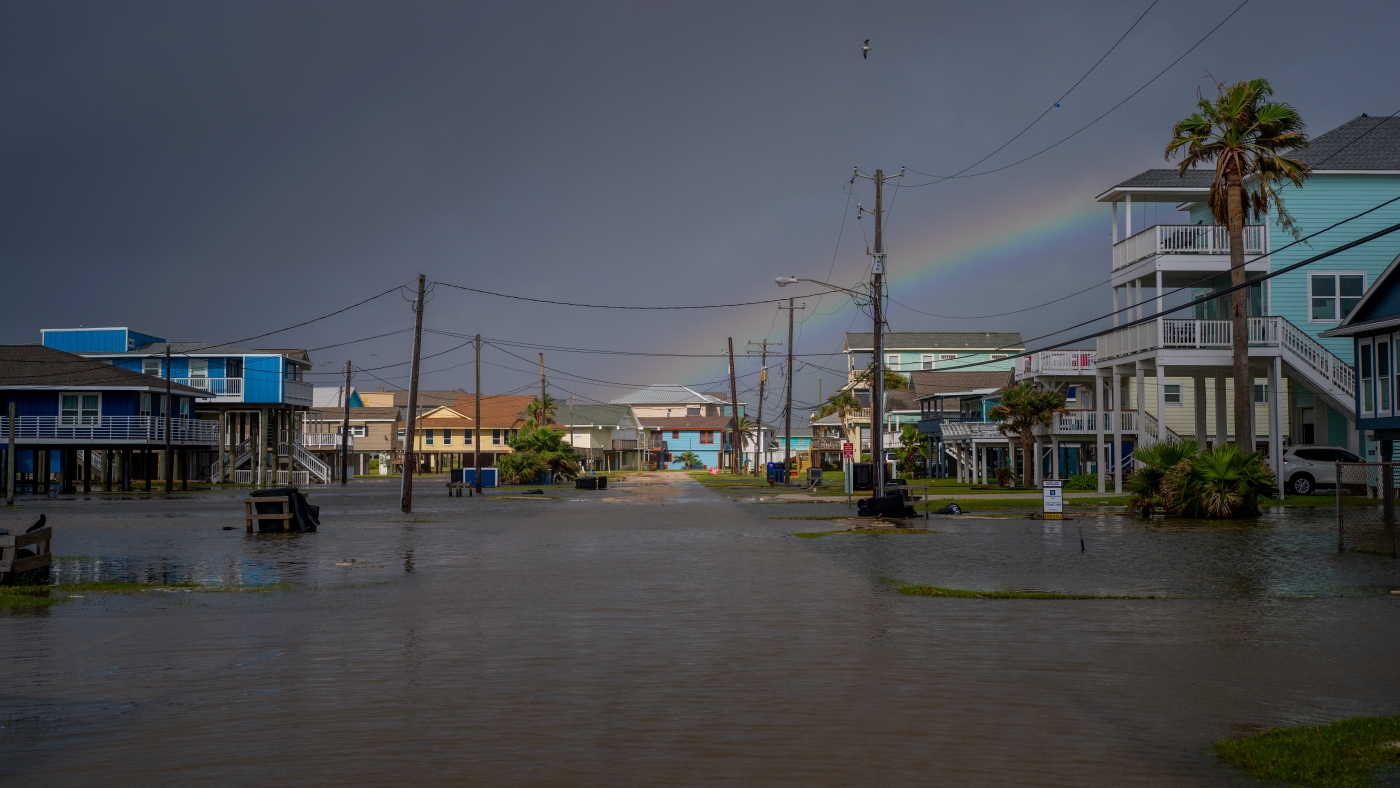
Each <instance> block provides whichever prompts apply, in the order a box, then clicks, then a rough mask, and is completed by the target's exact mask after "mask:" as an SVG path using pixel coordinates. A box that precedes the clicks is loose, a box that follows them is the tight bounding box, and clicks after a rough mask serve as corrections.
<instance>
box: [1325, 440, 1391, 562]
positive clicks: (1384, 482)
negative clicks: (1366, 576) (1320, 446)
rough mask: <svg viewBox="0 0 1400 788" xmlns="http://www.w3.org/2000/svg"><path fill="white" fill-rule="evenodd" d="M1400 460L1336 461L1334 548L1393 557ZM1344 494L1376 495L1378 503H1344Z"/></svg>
mask: <svg viewBox="0 0 1400 788" xmlns="http://www.w3.org/2000/svg"><path fill="white" fill-rule="evenodd" d="M1397 474H1400V463H1394V462H1339V463H1337V549H1338V550H1358V551H1361V552H1366V553H1379V554H1382V555H1388V556H1390V557H1391V558H1394V557H1395V556H1396V546H1397V545H1396V533H1395V499H1396V488H1397V487H1398V486H1400V475H1397ZM1344 496H1364V497H1366V498H1378V499H1380V501H1381V505H1380V506H1343V505H1342V498H1343V497H1344Z"/></svg>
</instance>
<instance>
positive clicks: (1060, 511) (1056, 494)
mask: <svg viewBox="0 0 1400 788" xmlns="http://www.w3.org/2000/svg"><path fill="white" fill-rule="evenodd" d="M1064 484H1065V483H1064V482H1062V481H1059V480H1058V479H1047V480H1045V481H1044V482H1041V485H1040V487H1041V490H1040V494H1041V499H1042V502H1043V504H1044V513H1045V519H1047V520H1063V519H1064V516H1065V515H1064V512H1065V497H1064V490H1063V488H1064Z"/></svg>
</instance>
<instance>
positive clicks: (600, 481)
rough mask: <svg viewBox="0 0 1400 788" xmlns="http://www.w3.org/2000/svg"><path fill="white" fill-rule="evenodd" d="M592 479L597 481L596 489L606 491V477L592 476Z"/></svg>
mask: <svg viewBox="0 0 1400 788" xmlns="http://www.w3.org/2000/svg"><path fill="white" fill-rule="evenodd" d="M593 478H595V479H597V480H598V489H600V490H606V489H608V477H606V476H594V477H593Z"/></svg>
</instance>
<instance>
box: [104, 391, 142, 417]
mask: <svg viewBox="0 0 1400 788" xmlns="http://www.w3.org/2000/svg"><path fill="white" fill-rule="evenodd" d="M140 396H141V395H140V394H139V393H138V392H135V391H110V392H103V394H102V415H103V416H138V415H140V413H139V411H140Z"/></svg>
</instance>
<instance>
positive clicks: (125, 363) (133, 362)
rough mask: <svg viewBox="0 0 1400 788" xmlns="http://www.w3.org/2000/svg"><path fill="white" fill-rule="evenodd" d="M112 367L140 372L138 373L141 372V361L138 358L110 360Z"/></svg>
mask: <svg viewBox="0 0 1400 788" xmlns="http://www.w3.org/2000/svg"><path fill="white" fill-rule="evenodd" d="M112 366H114V367H121V368H122V369H129V370H131V371H132V372H140V371H141V359H139V358H114V359H112Z"/></svg>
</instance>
